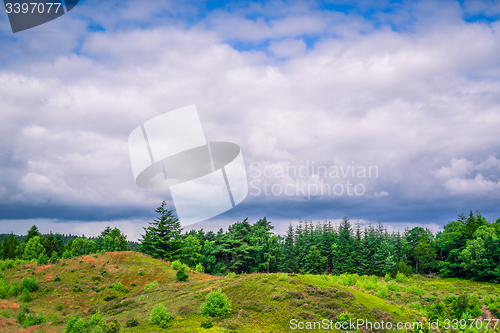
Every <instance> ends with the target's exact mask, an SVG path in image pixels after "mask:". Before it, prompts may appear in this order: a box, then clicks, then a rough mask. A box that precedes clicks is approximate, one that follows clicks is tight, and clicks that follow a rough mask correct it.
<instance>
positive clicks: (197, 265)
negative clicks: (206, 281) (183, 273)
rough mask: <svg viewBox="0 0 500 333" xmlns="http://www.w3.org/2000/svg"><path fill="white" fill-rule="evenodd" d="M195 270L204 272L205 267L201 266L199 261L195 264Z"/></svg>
mask: <svg viewBox="0 0 500 333" xmlns="http://www.w3.org/2000/svg"><path fill="white" fill-rule="evenodd" d="M195 270H196V271H197V272H200V273H204V272H205V267H203V265H202V264H201V263H199V264H196V268H195Z"/></svg>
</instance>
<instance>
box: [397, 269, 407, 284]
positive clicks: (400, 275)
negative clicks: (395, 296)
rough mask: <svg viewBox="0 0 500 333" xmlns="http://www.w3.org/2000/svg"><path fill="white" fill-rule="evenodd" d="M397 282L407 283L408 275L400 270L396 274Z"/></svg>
mask: <svg viewBox="0 0 500 333" xmlns="http://www.w3.org/2000/svg"><path fill="white" fill-rule="evenodd" d="M396 282H397V283H405V282H406V276H405V275H404V274H403V273H401V272H398V274H396Z"/></svg>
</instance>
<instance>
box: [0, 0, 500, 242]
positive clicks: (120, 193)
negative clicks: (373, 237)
mask: <svg viewBox="0 0 500 333" xmlns="http://www.w3.org/2000/svg"><path fill="white" fill-rule="evenodd" d="M354 3H355V4H354ZM499 17H500V2H496V1H478V0H474V1H460V2H459V1H363V0H360V1H357V2H356V1H325V2H317V1H259V2H242V1H207V2H203V1H192V2H179V1H139V0H121V1H97V0H88V1H81V2H80V4H79V5H78V6H77V7H75V8H74V9H73V10H72V11H71V12H69V13H68V14H66V15H63V16H62V17H60V18H58V19H56V20H54V21H51V22H49V23H46V24H44V25H41V26H38V27H35V28H33V29H29V30H26V31H24V32H19V33H16V34H13V33H12V32H11V30H10V25H9V21H8V18H7V15H6V14H3V15H0V233H7V232H10V231H14V232H15V233H18V234H25V233H26V231H27V229H28V228H29V227H30V226H31V225H32V224H36V225H37V226H39V228H40V229H41V231H43V232H48V231H49V230H52V231H54V232H64V233H70V232H71V233H78V234H81V233H85V234H86V235H96V234H98V233H99V232H100V231H101V230H102V228H103V227H104V226H105V225H107V224H110V225H111V226H118V227H120V228H122V229H123V230H124V231H125V232H126V233H127V234H128V235H129V238H130V239H137V238H138V237H139V233H140V232H141V231H142V229H141V228H142V227H143V226H146V225H147V222H148V221H150V220H151V219H152V218H153V217H154V216H155V213H154V209H155V208H156V207H157V206H158V205H159V204H160V203H161V201H162V200H166V201H167V205H168V207H169V208H170V209H175V207H174V205H173V202H172V199H171V196H170V193H169V191H168V190H167V191H154V190H145V189H142V188H139V187H138V186H136V185H135V183H134V177H133V175H132V170H131V166H130V160H129V155H128V146H127V138H128V135H129V134H130V132H131V131H132V130H133V129H134V128H136V127H137V126H138V125H139V124H141V123H143V122H145V121H147V120H149V119H151V118H153V117H155V116H157V115H160V114H162V113H165V112H167V111H170V110H174V109H177V108H180V107H183V106H186V105H191V104H196V107H197V109H198V113H199V117H200V120H201V123H202V126H203V129H204V132H205V136H206V138H207V140H208V141H228V142H234V143H237V144H238V145H239V146H240V147H241V150H242V153H243V157H244V160H245V164H246V167H247V176H248V181H249V195H248V196H247V198H246V199H245V201H244V202H242V203H241V204H240V205H238V206H237V207H236V208H234V209H232V210H230V211H228V212H226V213H224V214H222V215H219V216H217V217H214V218H212V219H210V220H208V221H205V222H202V223H201V224H199V225H195V226H196V227H203V228H205V230H206V229H217V228H218V227H221V226H222V227H225V226H227V224H229V223H232V222H235V221H238V220H239V221H241V220H242V219H244V218H246V217H249V220H250V221H254V220H256V219H258V218H260V217H263V216H267V217H268V219H269V220H271V221H273V223H274V224H276V225H277V230H278V231H281V230H283V229H284V227H286V225H288V223H289V222H294V223H295V222H297V221H298V220H299V219H302V220H308V221H309V220H312V221H318V220H325V219H328V220H332V221H334V220H337V219H340V218H342V217H343V216H345V215H347V216H348V217H349V218H350V219H352V220H358V219H359V220H361V221H362V222H363V223H369V222H373V223H376V222H379V221H380V222H382V223H384V225H386V226H387V227H388V228H390V229H391V228H392V229H394V228H395V229H398V228H404V227H405V226H407V225H408V226H415V225H425V226H428V227H430V228H431V229H433V230H437V229H438V228H439V227H440V226H442V225H443V224H445V223H446V222H447V221H449V220H452V219H455V218H456V216H457V215H458V214H459V213H460V212H461V211H462V210H463V211H465V212H468V211H469V210H476V209H479V210H480V211H481V212H482V214H483V215H484V216H486V217H487V218H488V219H489V220H496V219H497V218H499V217H500V208H499V207H500V205H499V203H500V21H499V20H498V19H499ZM318 166H322V167H323V169H318ZM301 167H302V171H303V173H302V174H301V175H293V173H290V172H288V173H286V171H290V170H293V169H294V168H295V169H297V170H299V169H300V168H301ZM369 167H371V169H370V170H371V171H372V173H371V174H368V172H366V174H365V176H364V177H363V172H362V170H366V171H368V169H369ZM306 169H307V170H308V171H307V172H306V171H305V170H306ZM325 169H326V170H328V173H325V172H324V170H325ZM318 170H322V171H318ZM334 170H337V171H338V172H337V174H335V173H334ZM353 170H355V173H352V171H353ZM264 171H265V172H266V173H265V175H264ZM281 171H285V172H281ZM358 172H360V173H358ZM324 184H327V185H328V186H330V187H331V188H335V190H336V193H337V194H338V195H337V194H330V195H328V194H327V193H325V192H324V193H323V195H321V193H319V192H318V191H317V189H318V188H319V187H321V186H327V185H324ZM287 185H289V187H288V189H289V191H288V193H291V195H288V194H284V193H280V189H284V188H285V187H286V186H287ZM273 186H274V187H273ZM301 186H302V187H301ZM334 186H336V187H334ZM355 186H356V187H355ZM297 188H298V189H300V188H302V189H303V190H297ZM324 188H326V187H324ZM341 189H342V190H343V192H342V194H340V191H341ZM273 190H274V192H273ZM354 190H357V192H356V193H354ZM303 191H305V192H303ZM317 192H318V193H317ZM266 193H267V194H268V195H266Z"/></svg>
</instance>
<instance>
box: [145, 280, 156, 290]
mask: <svg viewBox="0 0 500 333" xmlns="http://www.w3.org/2000/svg"><path fill="white" fill-rule="evenodd" d="M155 288H158V281H153V282H150V283H148V284H146V285H145V286H144V290H151V289H155Z"/></svg>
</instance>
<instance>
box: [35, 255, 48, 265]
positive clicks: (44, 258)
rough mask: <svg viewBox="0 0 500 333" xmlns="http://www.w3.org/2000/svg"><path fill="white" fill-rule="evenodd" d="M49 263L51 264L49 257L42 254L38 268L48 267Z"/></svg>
mask: <svg viewBox="0 0 500 333" xmlns="http://www.w3.org/2000/svg"><path fill="white" fill-rule="evenodd" d="M48 263H49V257H48V256H47V255H46V254H45V253H42V254H40V256H39V257H38V261H37V265H38V266H41V265H47V264H48Z"/></svg>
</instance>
